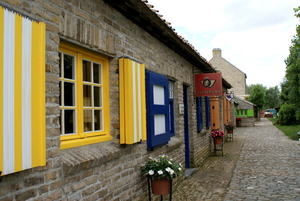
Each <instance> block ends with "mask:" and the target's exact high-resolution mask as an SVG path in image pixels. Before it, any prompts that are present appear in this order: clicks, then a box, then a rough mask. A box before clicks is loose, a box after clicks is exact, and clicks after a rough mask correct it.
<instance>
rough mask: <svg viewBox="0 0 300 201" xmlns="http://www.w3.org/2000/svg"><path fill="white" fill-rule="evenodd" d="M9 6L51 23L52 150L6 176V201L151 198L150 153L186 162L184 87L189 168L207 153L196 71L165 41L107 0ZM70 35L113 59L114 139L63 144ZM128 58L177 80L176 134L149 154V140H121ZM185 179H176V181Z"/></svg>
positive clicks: (40, 0)
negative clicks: (122, 70)
mask: <svg viewBox="0 0 300 201" xmlns="http://www.w3.org/2000/svg"><path fill="white" fill-rule="evenodd" d="M1 4H3V5H4V6H7V7H10V8H12V9H14V10H15V11H17V12H19V13H22V14H24V15H27V16H29V17H32V18H34V19H37V20H39V21H41V22H44V23H46V64H45V65H46V129H47V132H46V144H47V147H46V152H47V156H46V157H47V165H46V166H44V167H38V168H32V169H28V170H25V171H21V172H16V173H13V174H9V175H5V176H3V177H2V181H1V182H0V201H8V200H26V199H32V200H96V199H99V200H131V201H132V200H146V199H147V180H146V177H145V176H142V175H141V173H140V166H141V165H142V163H143V162H145V161H146V160H147V158H148V157H149V156H151V157H155V156H158V155H160V154H167V155H169V156H170V157H171V158H173V159H174V160H175V161H176V162H181V163H182V164H184V157H185V156H184V118H183V115H181V114H179V113H178V105H179V104H181V103H183V85H187V86H189V87H188V100H189V104H188V105H189V112H190V114H189V132H190V146H191V165H192V166H194V167H195V166H197V165H199V164H200V163H201V162H202V161H203V160H204V158H205V157H207V155H208V154H209V144H210V140H211V138H210V136H209V132H208V131H207V130H203V131H202V132H201V133H197V132H196V118H195V111H196V108H195V102H194V93H193V92H194V87H193V72H194V71H193V69H194V68H195V67H194V66H192V65H191V64H190V63H189V62H188V60H185V58H182V57H180V55H178V54H176V53H174V52H173V51H172V50H171V49H169V48H168V47H166V46H164V45H163V44H162V43H161V42H160V41H159V40H157V39H156V38H154V37H152V36H151V35H150V34H149V33H147V32H145V31H144V30H143V29H141V28H140V27H138V26H137V25H136V24H134V23H133V22H131V21H129V20H128V19H127V18H125V17H124V16H122V15H121V14H120V13H119V12H117V11H116V10H114V9H113V8H112V7H110V6H108V5H107V4H105V3H104V2H103V1H101V0H99V1H80V0H65V1H61V0H36V1H32V0H3V1H2V2H1ZM62 40H64V41H67V42H70V43H72V44H75V45H79V46H80V47H82V48H86V49H88V50H92V51H95V52H97V53H99V54H102V55H103V56H105V57H106V58H107V59H108V60H109V69H110V70H109V71H110V102H111V103H110V106H111V108H110V113H111V115H110V116H111V135H112V137H113V140H111V141H108V142H103V143H97V144H93V145H86V146H82V147H77V148H72V149H65V150H61V149H60V125H59V124H60V123H59V115H60V108H59V91H60V89H59V71H60V69H59V65H58V61H59V57H58V50H59V44H60V42H61V41H62ZM120 56H129V57H132V58H135V59H136V60H138V61H141V62H142V63H144V64H145V67H146V68H147V69H150V70H152V71H155V72H157V73H160V74H163V75H166V76H168V77H170V78H173V79H174V80H176V81H175V86H174V87H175V98H174V108H175V122H176V126H175V132H176V136H175V137H172V139H171V141H170V142H169V143H168V145H165V146H163V147H160V148H157V149H155V150H154V151H147V150H146V144H145V142H143V143H141V144H134V145H120V144H119V139H118V135H119V100H118V97H119V91H118V90H119V85H118V80H119V77H118V73H117V69H118V58H119V57H120ZM182 179H183V176H182V177H180V178H178V179H176V180H175V181H174V186H175V187H176V185H177V184H178V182H180V180H182Z"/></svg>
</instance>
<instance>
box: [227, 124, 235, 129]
mask: <svg viewBox="0 0 300 201" xmlns="http://www.w3.org/2000/svg"><path fill="white" fill-rule="evenodd" d="M225 128H226V130H233V129H235V125H234V124H230V123H228V124H225Z"/></svg>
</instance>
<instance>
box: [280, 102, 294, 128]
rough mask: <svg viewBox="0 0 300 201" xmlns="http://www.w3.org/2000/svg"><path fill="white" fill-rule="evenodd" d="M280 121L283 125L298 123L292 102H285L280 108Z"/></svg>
mask: <svg viewBox="0 0 300 201" xmlns="http://www.w3.org/2000/svg"><path fill="white" fill-rule="evenodd" d="M279 122H280V124H281V125H294V124H297V120H296V116H295V110H294V106H293V105H292V104H287V103H286V104H284V105H282V106H281V107H280V110H279Z"/></svg>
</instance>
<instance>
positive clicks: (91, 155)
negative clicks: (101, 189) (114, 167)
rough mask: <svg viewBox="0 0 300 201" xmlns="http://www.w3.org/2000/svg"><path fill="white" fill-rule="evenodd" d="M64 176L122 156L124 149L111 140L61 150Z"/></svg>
mask: <svg viewBox="0 0 300 201" xmlns="http://www.w3.org/2000/svg"><path fill="white" fill-rule="evenodd" d="M61 152H62V155H61V158H62V163H63V172H64V173H63V174H64V176H67V175H72V174H75V173H77V172H79V171H81V170H84V169H89V168H92V167H96V166H99V165H101V164H103V163H106V162H108V161H111V160H114V159H117V158H120V157H121V155H122V151H121V150H120V149H119V148H117V147H115V146H113V145H112V144H111V143H110V142H106V143H101V144H93V145H88V146H80V147H75V148H71V149H65V150H61Z"/></svg>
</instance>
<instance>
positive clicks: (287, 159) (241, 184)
mask: <svg viewBox="0 0 300 201" xmlns="http://www.w3.org/2000/svg"><path fill="white" fill-rule="evenodd" d="M299 144H300V142H299V141H293V140H290V139H288V138H287V137H286V136H285V135H284V134H283V133H282V132H281V131H279V130H278V129H277V128H276V127H275V126H273V125H272V123H271V122H270V121H269V120H267V119H264V118H263V119H261V121H260V122H257V124H256V126H255V127H239V128H236V129H235V130H234V141H233V142H226V143H225V145H224V156H222V155H221V154H218V155H216V156H211V157H209V158H207V160H206V161H205V162H204V163H203V165H202V166H201V167H199V168H197V170H196V171H195V173H194V174H193V175H191V176H190V177H189V178H187V179H186V180H185V181H184V182H182V183H181V184H180V188H178V190H177V191H175V192H174V193H173V200H175V201H223V200H225V201H231V200H243V201H252V200H272V201H273V200H274V201H275V200H300V175H299V174H298V172H300V161H299V157H300V156H299V154H300V146H299ZM164 199H166V198H164Z"/></svg>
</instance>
